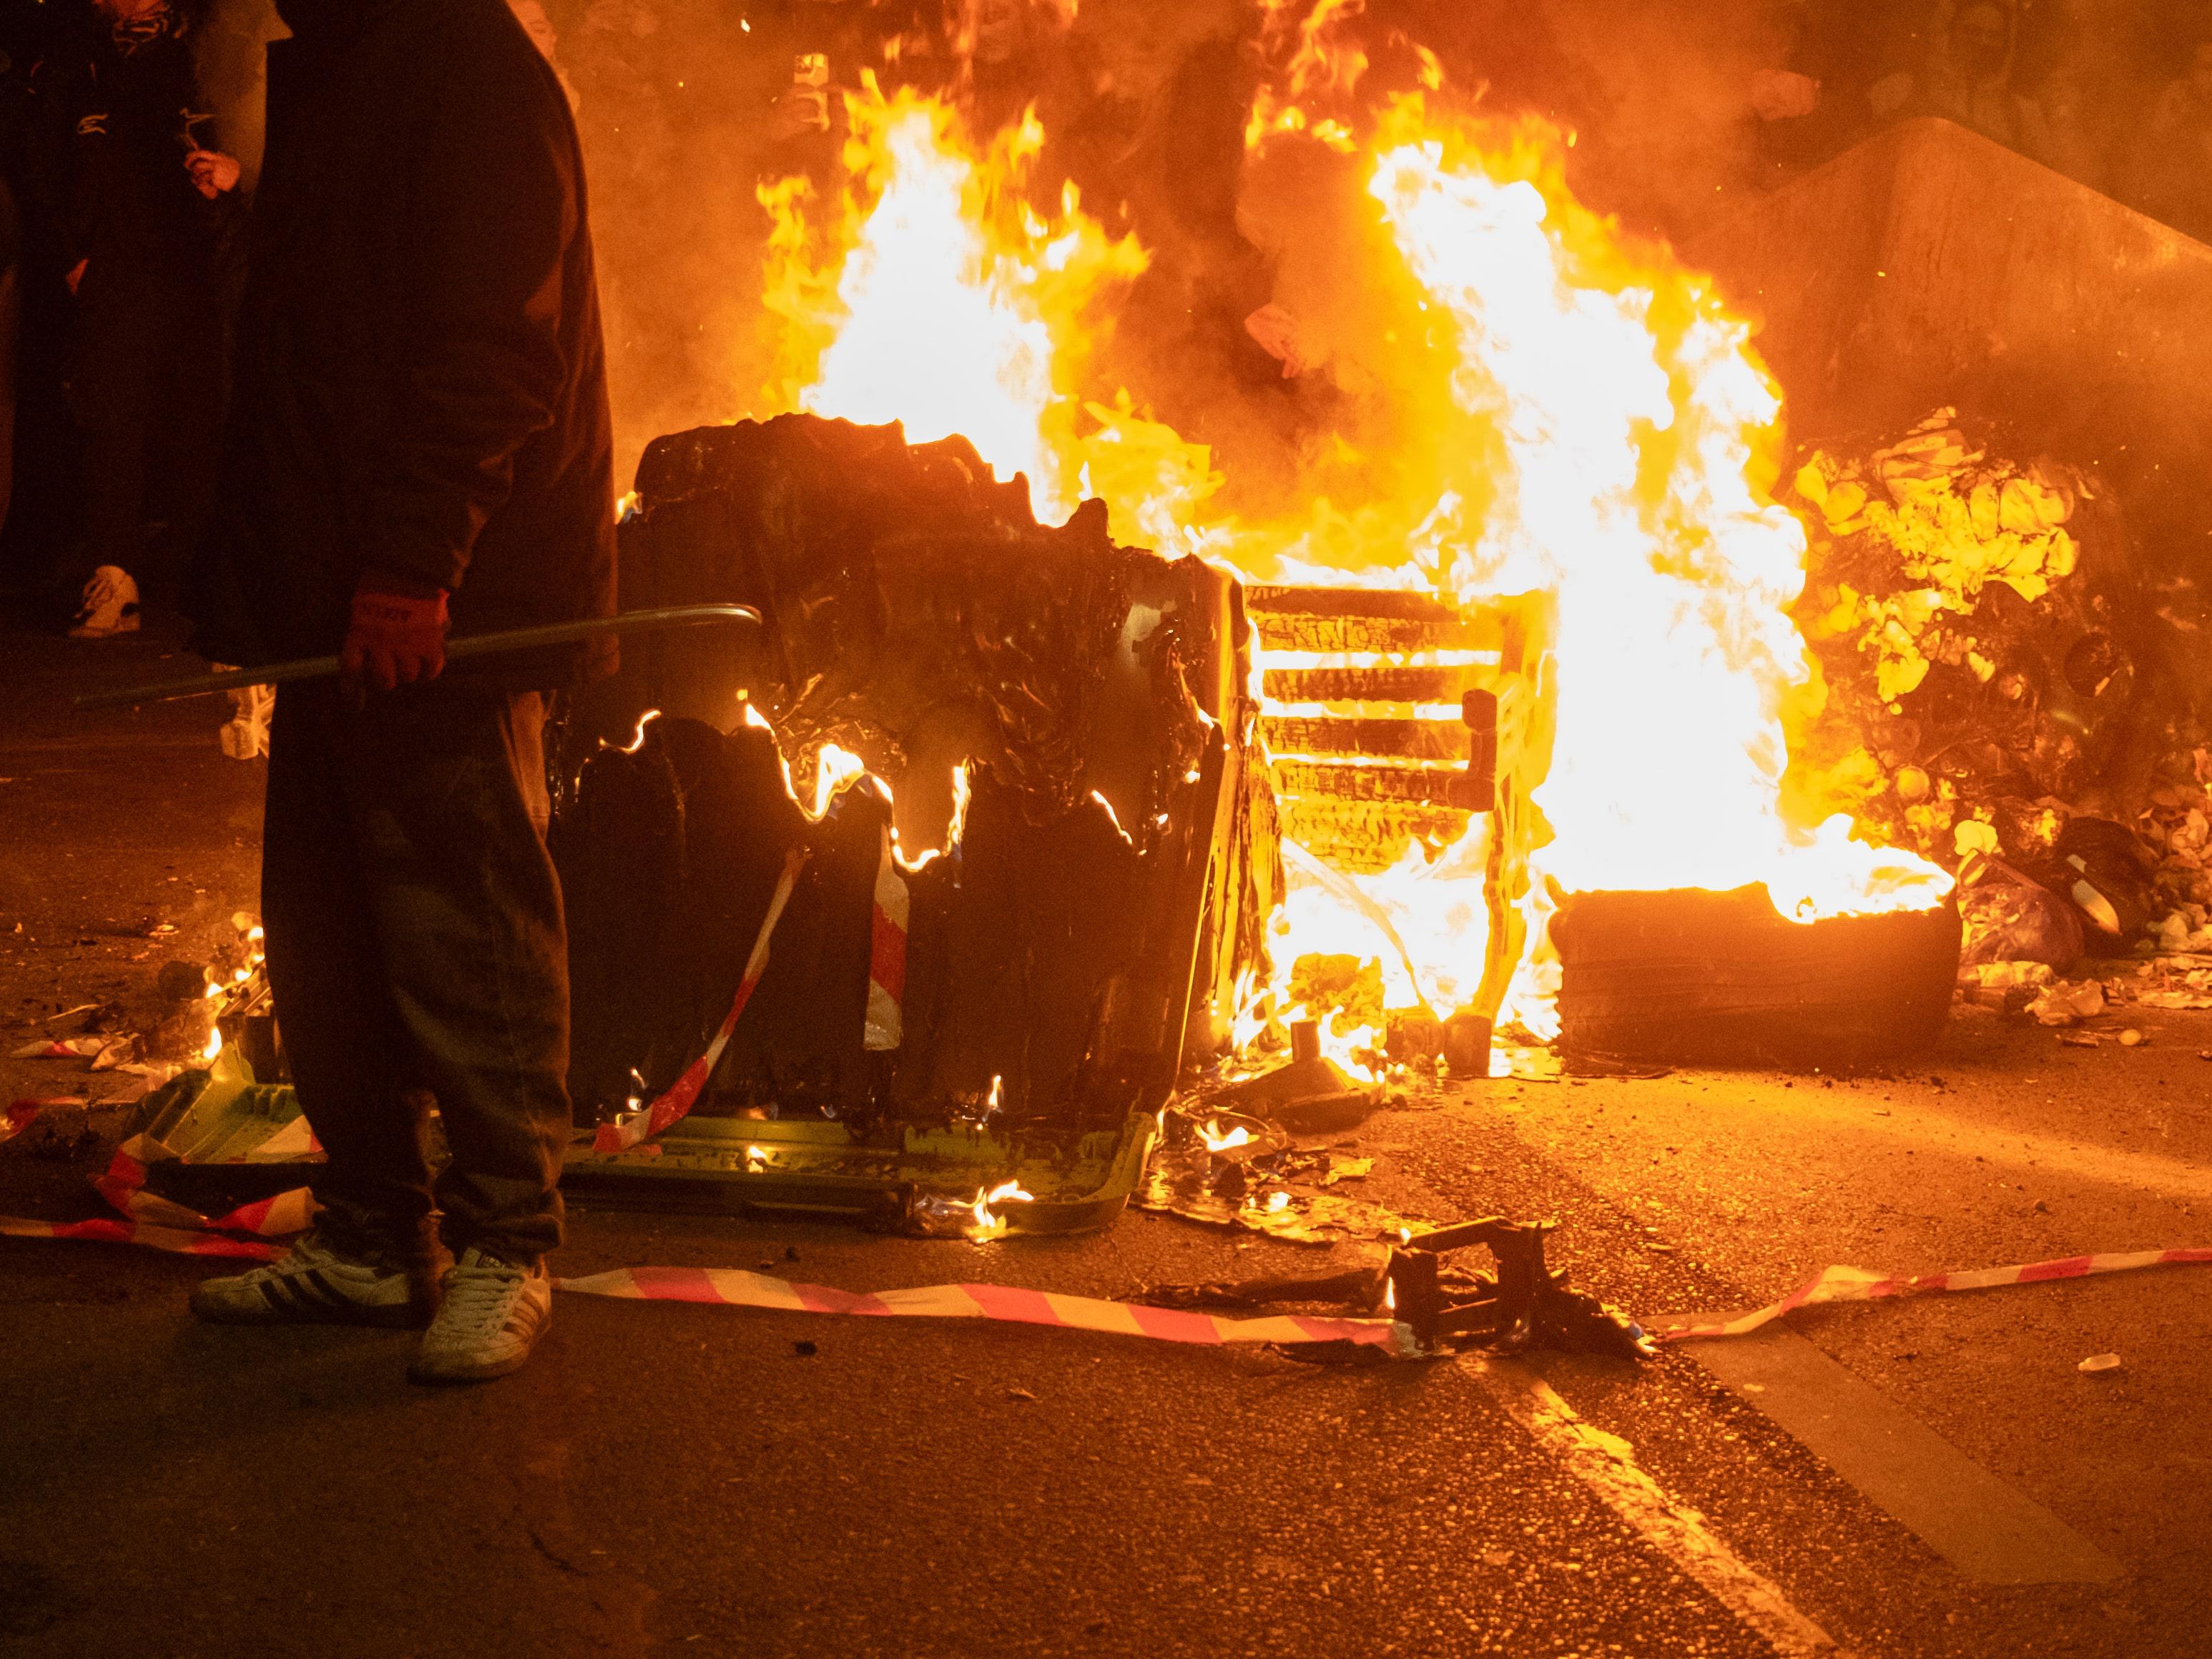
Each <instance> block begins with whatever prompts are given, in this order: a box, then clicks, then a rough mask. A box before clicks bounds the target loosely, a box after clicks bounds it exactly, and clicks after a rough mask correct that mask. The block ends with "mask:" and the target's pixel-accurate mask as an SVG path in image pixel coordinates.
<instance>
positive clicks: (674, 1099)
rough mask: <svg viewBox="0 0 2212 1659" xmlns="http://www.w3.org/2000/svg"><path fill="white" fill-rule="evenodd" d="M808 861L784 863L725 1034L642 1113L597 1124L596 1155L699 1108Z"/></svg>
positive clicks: (801, 857) (795, 855) (798, 855)
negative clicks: (703, 1094)
mask: <svg viewBox="0 0 2212 1659" xmlns="http://www.w3.org/2000/svg"><path fill="white" fill-rule="evenodd" d="M805 862H806V853H805V849H804V848H793V849H792V851H791V855H790V856H789V857H788V858H787V859H785V860H784V861H783V878H782V879H781V880H780V881H778V882H777V883H776V884H775V896H774V897H773V898H771V899H770V900H769V904H768V915H766V916H765V917H764V918H763V920H762V921H761V929H760V937H759V938H757V939H755V940H754V941H753V953H752V955H751V956H750V957H747V958H746V960H745V975H744V979H742V980H740V981H738V994H737V996H736V997H735V998H734V999H733V1000H732V1001H731V1003H730V1012H728V1013H727V1014H726V1015H725V1016H724V1017H723V1018H722V1024H721V1029H720V1030H718V1031H716V1032H715V1033H714V1041H713V1042H709V1043H708V1045H707V1050H706V1052H705V1053H704V1054H701V1055H700V1056H699V1058H698V1059H696V1060H693V1061H692V1062H691V1063H690V1065H689V1066H685V1067H684V1075H683V1076H681V1077H679V1078H678V1079H676V1081H675V1082H673V1083H671V1084H670V1085H668V1088H667V1089H666V1090H665V1091H664V1092H663V1093H662V1094H661V1095H660V1096H659V1098H658V1099H656V1100H655V1101H654V1102H653V1103H652V1104H651V1105H650V1106H647V1108H646V1109H644V1110H643V1111H641V1112H632V1113H631V1114H630V1115H629V1116H627V1117H624V1118H619V1119H617V1121H614V1122H612V1123H602V1124H601V1125H599V1133H597V1134H596V1135H594V1136H592V1151H593V1152H603V1153H604V1152H628V1151H629V1149H630V1148H631V1147H633V1146H636V1145H638V1144H639V1143H640V1142H641V1141H645V1140H649V1139H652V1138H653V1136H654V1135H657V1134H659V1133H660V1132H661V1131H662V1130H664V1129H665V1128H667V1127H668V1126H669V1125H670V1124H671V1123H674V1122H675V1121H677V1120H678V1118H680V1117H682V1116H683V1115H684V1114H685V1113H686V1112H688V1111H690V1109H691V1108H692V1107H693V1105H695V1104H696V1103H697V1101H698V1098H699V1091H701V1090H702V1089H703V1088H705V1087H706V1086H707V1079H708V1078H710V1077H712V1076H713V1075H714V1067H715V1066H716V1064H717V1063H718V1062H719V1061H720V1060H721V1058H722V1050H723V1049H725V1048H727V1047H729V1043H730V1033H731V1032H732V1031H734V1030H737V1029H738V1016H739V1015H741V1014H743V1013H744V1012H745V1004H747V1003H748V1002H750V1001H751V1000H752V997H753V990H754V987H757V985H759V983H760V982H761V975H763V974H765V973H766V972H767V971H768V942H769V937H770V936H771V935H772V934H774V933H775V924H776V923H777V922H778V921H781V920H782V918H783V907H784V906H785V905H787V904H788V903H790V902H791V894H792V890H793V888H795V887H796V886H798V884H799V866H802V865H804V864H805Z"/></svg>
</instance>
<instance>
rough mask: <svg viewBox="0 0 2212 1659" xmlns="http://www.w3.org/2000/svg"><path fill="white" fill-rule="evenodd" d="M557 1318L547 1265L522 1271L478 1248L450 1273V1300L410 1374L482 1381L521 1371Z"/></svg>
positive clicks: (427, 1379)
mask: <svg viewBox="0 0 2212 1659" xmlns="http://www.w3.org/2000/svg"><path fill="white" fill-rule="evenodd" d="M552 1317H553V1280H552V1279H551V1278H550V1276H549V1275H548V1274H547V1273H546V1271H545V1264H544V1262H542V1261H541V1262H538V1264H537V1265H536V1266H534V1267H516V1266H515V1265H514V1264H513V1262H511V1261H501V1260H500V1258H499V1257H497V1256H495V1255H487V1254H485V1253H484V1252H483V1251H482V1250H479V1249H467V1250H464V1251H462V1252H461V1259H460V1260H459V1261H456V1262H455V1263H454V1264H453V1268H452V1270H451V1271H450V1272H448V1273H447V1274H446V1300H445V1303H444V1304H443V1305H442V1306H441V1307H440V1308H439V1310H438V1316H437V1317H436V1318H435V1319H434V1320H432V1321H431V1322H430V1328H429V1329H428V1330H427V1331H425V1332H423V1333H422V1352H420V1353H418V1354H416V1357H415V1364H413V1365H412V1366H411V1367H410V1369H409V1370H408V1373H407V1374H408V1376H411V1377H412V1378H414V1379H415V1381H416V1382H417V1383H483V1382H489V1380H490V1379H491V1378H493V1377H495V1376H506V1375H507V1373H508V1372H509V1371H513V1370H521V1369H522V1362H523V1361H524V1360H526V1359H527V1358H530V1350H531V1348H532V1346H534V1345H535V1344H536V1343H537V1340H538V1337H539V1336H540V1335H542V1334H544V1329H545V1327H546V1325H547V1324H548V1323H550V1322H551V1320H552Z"/></svg>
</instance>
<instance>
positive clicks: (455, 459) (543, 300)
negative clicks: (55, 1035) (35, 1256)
mask: <svg viewBox="0 0 2212 1659" xmlns="http://www.w3.org/2000/svg"><path fill="white" fill-rule="evenodd" d="M278 9H279V11H280V13H281V14H282V15H283V20H284V21H285V23H286V24H287V25H288V26H289V27H290V28H291V30H292V33H293V38H292V39H290V40H281V41H278V42H276V43H275V44H274V45H273V46H271V47H270V52H269V104H268V108H269V117H268V148H267V152H266V155H265V159H264V163H263V170H262V175H261V184H260V190H259V194H258V198H257V202H256V212H255V216H254V222H253V224H252V232H251V240H250V243H249V246H248V262H247V276H246V292H245V296H244V301H243V304H242V306H241V309H240V320H239V357H238V364H237V384H236V393H235V396H236V409H235V412H234V418H233V422H232V427H231V439H230V443H229V447H228V458H227V460H226V463H225V468H224V473H223V481H222V492H221V501H220V512H219V519H218V524H217V528H216V535H215V536H214V537H213V538H211V540H210V544H209V550H208V555H207V556H206V558H205V560H204V562H203V565H202V567H201V568H200V570H199V572H198V579H197V581H196V584H195V590H194V594H193V598H192V608H193V610H194V611H195V615H196V619H197V622H198V624H199V630H200V631H199V634H198V636H197V641H196V643H197V647H198V648H199V649H200V650H201V651H202V653H204V654H206V655H209V656H212V657H217V658H220V659H226V660H230V661H235V662H244V663H259V662H265V661H268V660H270V659H275V658H283V657H288V656H299V655H313V654H317V653H329V652H331V651H333V650H337V651H339V652H340V653H341V655H342V657H343V661H344V663H345V665H346V676H345V680H344V683H343V684H336V685H334V684H328V683H325V684H306V685H289V686H286V687H284V688H283V690H282V691H281V692H280V693H279V695H278V696H277V700H276V716H275V720H274V722H273V725H272V728H271V732H270V759H269V789H268V810H267V815H266V823H265V828H264V841H263V864H262V904H263V918H262V919H263V922H264V926H265V927H266V928H267V930H268V943H267V949H268V966H269V974H270V986H271V988H272V990H273V991H274V993H275V997H276V1007H277V1010H278V1018H279V1020H280V1022H281V1026H282V1030H283V1042H284V1048H285V1052H286V1054H288V1056H289V1060H290V1065H291V1068H292V1073H293V1078H294V1081H295V1084H296V1085H297V1087H298V1090H299V1094H300V1101H301V1106H302V1108H303V1109H304V1110H305V1112H306V1115H307V1121H308V1122H309V1123H310V1125H311V1126H312V1127H313V1129H314V1131H315V1133H316V1135H317V1137H318V1138H319V1139H320V1140H321V1142H322V1144H323V1146H324V1147H325V1151H326V1152H327V1153H328V1156H329V1162H328V1164H326V1166H325V1170H324V1171H323V1173H322V1175H321V1176H320V1178H319V1180H318V1181H317V1182H315V1194H316V1196H317V1198H318V1199H319V1200H320V1202H321V1204H322V1206H323V1207H322V1210H321V1212H320V1214H319V1218H318V1222H317V1225H316V1229H315V1231H314V1232H313V1234H312V1235H310V1236H309V1237H307V1238H306V1239H304V1240H303V1241H302V1242H301V1243H300V1244H298V1245H297V1246H295V1249H294V1250H293V1251H292V1253H291V1255H289V1257H287V1258H286V1259H285V1260H284V1261H280V1262H277V1263H275V1264H272V1265H271V1266H270V1267H265V1268H260V1269H257V1270H255V1271H254V1272H252V1273H246V1274H242V1275H240V1276H237V1277H234V1278H229V1279H216V1280H211V1281H209V1282H208V1283H206V1284H204V1285H202V1286H201V1287H200V1289H199V1291H197V1293H196V1295H195V1298H194V1305H195V1307H196V1309H197V1310H198V1311H199V1312H200V1313H202V1314H203V1315H204V1316H207V1317H210V1318H213V1319H219V1320H233V1321H253V1322H269V1321H277V1320H294V1319H318V1320H336V1319H344V1320H367V1321H369V1322H389V1323H394V1324H398V1323H404V1322H409V1321H410V1320H419V1319H420V1317H421V1316H422V1311H423V1310H424V1303H423V1297H422V1294H421V1289H422V1280H423V1278H424V1271H423V1270H424V1267H425V1264H426V1262H427V1261H428V1257H429V1255H430V1254H431V1252H432V1251H433V1250H434V1249H435V1246H434V1245H432V1244H431V1243H430V1242H429V1239H428V1222H429V1218H430V1216H431V1212H432V1210H433V1206H434V1193H433V1189H432V1185H431V1182H430V1178H429V1173H428V1168H427V1166H426V1163H425V1159H424V1154H423V1146H422V1132H423V1125H422V1121H421V1117H420V1112H419V1109H417V1108H416V1107H414V1106H410V1102H417V1103H419V1102H420V1100H421V1098H422V1092H421V1091H424V1090H428V1091H429V1092H430V1093H431V1094H433V1095H435V1098H436V1102H437V1105H438V1109H439V1112H440V1115H441V1121H442V1123H443V1127H444V1131H445V1138H446V1140H447V1144H448V1145H449V1146H450V1147H451V1149H452V1154H453V1156H452V1160H451V1163H450V1164H448V1166H447V1168H446V1169H445V1170H443V1171H442V1172H441V1174H440V1175H439V1176H438V1177H437V1181H436V1184H435V1206H437V1207H439V1208H441V1209H442V1212H443V1221H442V1234H443V1239H444V1242H445V1243H446V1244H447V1246H448V1247H450V1249H452V1250H453V1252H454V1253H455V1255H456V1256H457V1257H458V1260H457V1261H455V1263H454V1265H453V1267H452V1268H451V1269H450V1270H449V1271H447V1273H446V1274H445V1275H444V1279H443V1288H444V1301H443V1305H442V1307H441V1308H440V1309H439V1310H438V1311H437V1314H436V1317H435V1320H434V1321H433V1322H432V1323H431V1325H430V1328H429V1330H428V1333H427V1334H426V1335H425V1337H424V1339H423V1342H422V1349H421V1351H420V1353H419V1354H418V1356H417V1358H416V1362H415V1370H414V1374H415V1375H416V1376H417V1377H418V1378H419V1379H422V1380H428V1381H443V1380H464V1379H473V1378H477V1377H483V1376H497V1375H500V1374H501V1373H502V1372H505V1371H507V1370H513V1369H514V1368H515V1367H516V1366H518V1365H520V1364H521V1363H522V1362H523V1360H524V1359H525V1358H527V1356H528V1354H529V1352H530V1347H531V1345H532V1342H533V1341H534V1340H536V1338H537V1335H538V1332H539V1330H541V1329H542V1328H543V1327H544V1322H545V1321H546V1318H547V1317H548V1316H549V1312H550V1291H549V1290H548V1284H549V1281H548V1279H547V1278H546V1276H545V1270H544V1261H543V1258H544V1253H545V1252H546V1251H547V1250H549V1249H552V1248H553V1247H554V1246H555V1245H556V1244H557V1243H559V1242H560V1238H561V1205H560V1200H559V1196H558V1194H557V1192H556V1186H555V1182H556V1179H557V1176H558V1174H559V1169H560V1156H561V1151H562V1146H563V1145H564V1143H565V1141H566V1139H567V1137H568V1129H569V1104H568V1093H567V1088H566V1083H565V1076H566V1072H567V1066H568V986H567V980H566V949H565V942H564V933H563V922H562V905H561V893H560V888H559V885H558V883H557V882H556V878H555V875H554V872H553V867H552V864H551V861H550V858H549V857H548V855H547V854H546V850H545V845H544V836H543V831H544V820H545V814H546V795H545V785H544V764H543V759H542V756H541V752H540V743H541V733H542V728H543V724H544V696H543V694H544V693H545V692H546V691H549V690H554V689H556V688H558V687H559V686H561V685H562V684H567V683H569V682H571V681H573V680H574V679H576V678H579V677H580V676H581V675H585V674H587V673H590V672H592V671H594V670H595V669H596V668H598V667H600V666H604V663H603V662H602V661H601V660H600V659H599V655H598V654H597V653H592V652H591V651H587V650H586V649H584V648H581V647H565V648H562V649H560V650H556V651H554V652H550V653H544V654H542V655H537V656H532V657H530V658H528V659H518V658H514V657H507V658H499V659H489V665H481V666H480V665H477V664H471V665H469V666H468V668H467V669H466V670H465V671H464V670H459V669H457V670H456V671H454V672H453V673H451V674H443V673H441V670H442V667H443V657H444V640H445V636H446V632H447V622H448V617H449V616H450V618H451V621H452V623H453V626H454V627H455V628H456V629H459V631H460V632H462V633H466V634H473V633H484V632H490V631H493V630H496V629H507V628H514V627H521V626H525V625H527V624H530V623H548V622H556V621H567V620H573V619H576V618H580V617H596V616H602V615H606V614H609V613H611V611H612V610H613V607H614V486H613V476H612V454H613V447H612V439H611V427H610V422H609V417H608V412H607V390H606V372H605V353H604V349H603V346H602V344H601V339H600V327H599V299H598V292H597V286H596V281H595V278H594V275H593V270H592V244H591V237H590V234H589V230H588V228H587V225H586V206H585V196H584V176H583V161H582V156H581V154H580V150H579V149H578V146H577V141H576V131H575V127H574V123H573V122H572V120H571V118H570V116H569V110H568V100H567V99H566V98H565V97H564V96H563V94H562V89H561V86H560V82H558V80H557V79H556V77H555V76H554V73H553V71H552V70H551V69H550V68H549V67H548V66H547V64H546V63H545V61H544V58H542V57H541V56H540V55H539V53H538V49H537V48H536V47H535V46H532V43H531V41H530V39H529V37H528V35H527V34H526V33H524V31H523V29H522V27H521V26H520V24H519V23H517V22H516V21H515V20H514V18H513V15H511V14H510V13H509V12H508V10H507V7H506V5H505V4H504V3H502V0H280V3H279V8H278Z"/></svg>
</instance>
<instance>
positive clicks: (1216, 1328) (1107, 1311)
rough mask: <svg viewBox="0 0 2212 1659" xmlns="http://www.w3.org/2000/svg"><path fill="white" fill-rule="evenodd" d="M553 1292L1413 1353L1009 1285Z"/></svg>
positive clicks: (587, 1287)
mask: <svg viewBox="0 0 2212 1659" xmlns="http://www.w3.org/2000/svg"><path fill="white" fill-rule="evenodd" d="M554 1283H555V1285H556V1286H558V1287H559V1288H560V1289H562V1290H564V1291H575V1292H577V1293H578V1294H580V1295H583V1296H611V1297H625V1298H628V1299H630V1300H635V1301H646V1302H700V1303H708V1304H715V1305H718V1306H722V1307H732V1308H768V1309H772V1310H779V1311H781V1312H785V1313H815V1314H853V1315H857V1316H860V1317H862V1318H876V1319H994V1320H1001V1321H1006V1322H1011V1323H1013V1324H1018V1325H1049V1326H1056V1327H1058V1328H1061V1329H1065V1330H1080V1331H1104V1332H1107V1333H1109V1334H1112V1335H1115V1336H1144V1337H1150V1338H1152V1340H1155V1341H1160V1342H1188V1343H1196V1344H1200V1345H1203V1346H1209V1347H1218V1346H1223V1345H1225V1344H1227V1343H1232V1342H1352V1343H1357V1344H1359V1345H1360V1346H1364V1347H1374V1348H1381V1349H1383V1350H1385V1351H1386V1352H1390V1353H1393V1354H1397V1355H1401V1356H1407V1355H1411V1354H1412V1353H1413V1352H1414V1349H1413V1333H1412V1332H1411V1331H1410V1330H1408V1329H1407V1328H1406V1327H1405V1326H1403V1325H1401V1324H1399V1323H1397V1322H1395V1321H1393V1320H1388V1319H1302V1318H1295V1317H1292V1316H1288V1315H1282V1316H1274V1317H1270V1318H1265V1319H1224V1318H1220V1317H1218V1316H1215V1315H1213V1314H1203V1313H1187V1312H1184V1311H1182V1310H1180V1309H1176V1308H1148V1307H1146V1306H1145V1305H1144V1304H1141V1303H1136V1302H1103V1301H1101V1300H1099V1299H1098V1298H1097V1297H1088V1296H1059V1295H1055V1294H1054V1293H1053V1292H1052V1291H1031V1290H1024V1289H1022V1288H1020V1287H1019V1286H1017V1285H923V1286H921V1287H920V1288H919V1289H915V1290H904V1291H874V1292H872V1293H866V1292H863V1293H855V1292H854V1291H839V1290H832V1289H831V1288H830V1287H829V1286H828V1285H798V1284H793V1282H792V1281H791V1280H789V1279H777V1278H775V1277H774V1276H773V1275H771V1274H768V1273H745V1272H743V1271H741V1270H739V1269H737V1268H732V1267H617V1268H616V1269H615V1270H614V1271H613V1272H611V1273H592V1274H590V1275H588V1276H586V1277H585V1278H582V1279H556V1280H555V1281H554Z"/></svg>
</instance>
